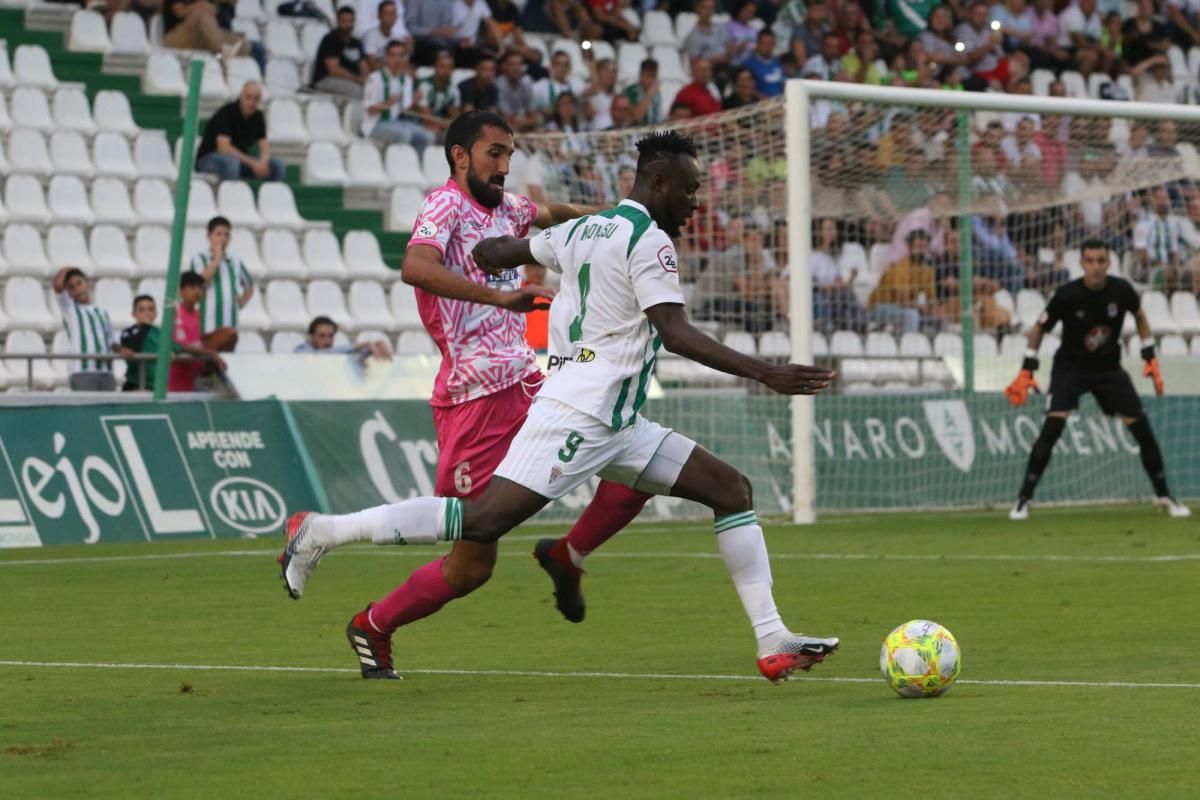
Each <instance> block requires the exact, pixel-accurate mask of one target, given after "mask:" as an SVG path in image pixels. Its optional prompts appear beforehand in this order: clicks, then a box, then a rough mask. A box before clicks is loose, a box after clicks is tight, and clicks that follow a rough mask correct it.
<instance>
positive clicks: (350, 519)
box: [326, 497, 462, 547]
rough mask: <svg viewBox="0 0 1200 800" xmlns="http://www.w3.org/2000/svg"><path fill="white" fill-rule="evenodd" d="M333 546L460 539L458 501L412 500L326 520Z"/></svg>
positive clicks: (460, 511)
mask: <svg viewBox="0 0 1200 800" xmlns="http://www.w3.org/2000/svg"><path fill="white" fill-rule="evenodd" d="M326 519H328V520H329V521H330V522H331V523H332V525H331V526H330V528H331V530H330V532H329V536H330V537H331V538H332V540H333V546H334V547H337V546H339V545H343V544H348V543H350V542H374V543H375V544H435V543H436V542H438V541H443V540H444V541H454V540H456V539H460V538H462V501H461V500H459V499H457V498H453V497H414V498H413V499H412V500H404V501H402V502H399V503H392V504H390V505H382V506H375V507H374V508H368V509H365V510H363V511H356V512H354V513H352V514H334V515H331V516H329V517H327V518H326Z"/></svg>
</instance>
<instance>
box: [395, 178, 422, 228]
mask: <svg viewBox="0 0 1200 800" xmlns="http://www.w3.org/2000/svg"><path fill="white" fill-rule="evenodd" d="M424 202H425V193H424V192H422V191H421V190H420V189H414V188H413V187H411V186H401V187H399V188H397V189H393V190H392V201H391V204H390V207H389V211H388V229H389V230H393V231H400V232H402V233H408V232H409V231H411V230H412V224H413V220H415V219H416V218H417V214H418V213H419V212H420V211H421V204H422V203H424Z"/></svg>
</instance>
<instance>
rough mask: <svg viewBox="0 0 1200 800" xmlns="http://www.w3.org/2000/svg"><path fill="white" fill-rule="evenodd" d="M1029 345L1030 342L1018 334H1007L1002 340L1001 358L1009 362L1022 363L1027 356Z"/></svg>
mask: <svg viewBox="0 0 1200 800" xmlns="http://www.w3.org/2000/svg"><path fill="white" fill-rule="evenodd" d="M1027 344H1028V340H1027V339H1026V338H1025V337H1024V336H1022V335H1020V334H1018V333H1009V334H1005V336H1004V338H1002V339H1001V340H1000V357H1001V358H1003V359H1005V360H1007V361H1013V362H1020V360H1021V359H1022V358H1024V356H1025V346H1026V345H1027Z"/></svg>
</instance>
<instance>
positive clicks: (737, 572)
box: [713, 511, 788, 650]
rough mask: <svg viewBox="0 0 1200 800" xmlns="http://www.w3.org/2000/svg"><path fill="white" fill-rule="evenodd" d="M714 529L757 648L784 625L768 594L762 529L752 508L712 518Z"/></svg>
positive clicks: (768, 563) (780, 632) (768, 568)
mask: <svg viewBox="0 0 1200 800" xmlns="http://www.w3.org/2000/svg"><path fill="white" fill-rule="evenodd" d="M713 527H714V528H715V529H716V531H717V546H718V547H719V548H720V549H721V558H722V559H724V560H725V568H726V569H728V570H729V577H731V578H733V585H734V588H736V589H737V593H738V597H740V598H741V600H742V607H743V608H744V609H746V616H747V617H749V618H750V625H751V626H752V627H753V628H754V636H755V638H756V639H757V640H758V645H759V649H760V650H761V649H765V648H767V647H769V645H770V644H771V643H773V642H775V641H776V640H778V639H779V638H780V636H781V635H786V634H787V632H788V629H787V626H786V625H784V624H783V620H782V619H781V618H780V616H779V611H778V609H776V608H775V597H774V596H773V595H772V594H771V585H772V581H771V561H770V559H769V557H768V556H767V543H766V540H765V539H763V532H762V528H760V527H759V526H758V517H757V516H756V515H755V513H754V512H753V511H743V512H742V513H740V514H728V515H726V516H724V517H717V519H716V520H714V521H713Z"/></svg>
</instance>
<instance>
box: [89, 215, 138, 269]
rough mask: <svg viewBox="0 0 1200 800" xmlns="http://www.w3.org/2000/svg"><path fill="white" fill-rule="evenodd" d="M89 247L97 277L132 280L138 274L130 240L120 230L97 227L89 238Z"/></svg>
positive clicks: (109, 227)
mask: <svg viewBox="0 0 1200 800" xmlns="http://www.w3.org/2000/svg"><path fill="white" fill-rule="evenodd" d="M88 245H89V248H88V249H90V250H91V253H92V261H93V262H94V263H95V265H96V266H95V267H94V270H95V272H94V274H95V275H96V276H97V277H101V278H132V277H133V276H134V274H135V273H136V272H137V265H136V264H135V263H134V261H133V257H132V256H130V254H129V240H128V239H126V238H125V234H124V233H123V232H122V231H121V229H120V228H114V227H113V226H111V225H97V226H95V227H94V228H92V233H91V235H90V236H89V237H88Z"/></svg>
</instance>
